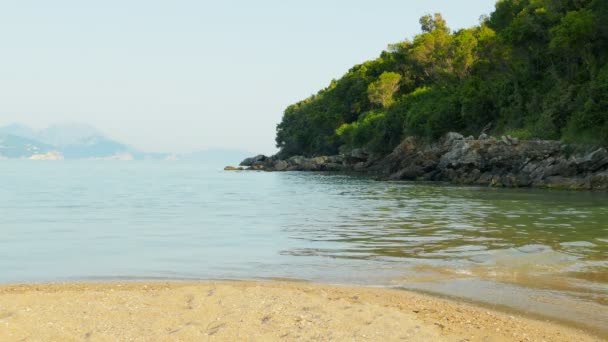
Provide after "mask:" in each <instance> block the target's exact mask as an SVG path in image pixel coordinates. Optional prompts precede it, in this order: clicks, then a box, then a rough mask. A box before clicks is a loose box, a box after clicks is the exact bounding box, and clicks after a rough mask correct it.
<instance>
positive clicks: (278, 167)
mask: <svg viewBox="0 0 608 342" xmlns="http://www.w3.org/2000/svg"><path fill="white" fill-rule="evenodd" d="M273 168H274V170H275V171H285V170H287V168H289V163H288V162H286V161H285V160H279V161H277V162H276V163H275V164H274V167H273Z"/></svg>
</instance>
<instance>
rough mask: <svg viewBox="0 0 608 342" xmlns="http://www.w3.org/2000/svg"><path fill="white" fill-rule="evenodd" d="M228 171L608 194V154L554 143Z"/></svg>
mask: <svg viewBox="0 0 608 342" xmlns="http://www.w3.org/2000/svg"><path fill="white" fill-rule="evenodd" d="M225 170H258V171H332V172H354V173H359V174H365V175H369V176H374V177H377V178H379V179H382V180H420V181H444V182H451V183H455V184H466V185H482V186H493V187H542V188H559V189H572V190H603V191H606V190H608V151H607V150H606V149H605V148H595V149H592V150H589V149H588V148H583V147H580V146H575V145H568V144H563V143H562V142H560V141H552V140H526V141H519V140H518V139H515V138H512V137H510V136H503V137H501V138H499V139H497V138H495V137H491V136H487V135H485V134H482V135H481V136H480V137H479V138H474V137H472V136H471V137H464V136H463V135H461V134H459V133H448V134H447V135H446V136H444V137H443V138H442V139H441V140H440V141H438V142H433V143H429V142H426V141H422V140H420V139H417V138H414V137H409V138H406V139H405V140H404V141H403V142H402V143H401V144H400V145H399V146H397V147H396V148H395V149H394V150H393V151H392V152H391V153H389V154H388V155H384V156H376V155H373V154H370V153H368V152H367V151H366V150H364V149H354V150H351V151H348V152H345V153H342V154H340V155H335V156H319V157H310V158H307V157H302V156H293V157H291V158H288V159H280V158H279V157H277V156H276V155H275V156H270V157H267V156H264V155H259V156H256V157H252V158H247V159H245V160H243V162H241V164H240V167H230V166H229V167H226V168H225Z"/></svg>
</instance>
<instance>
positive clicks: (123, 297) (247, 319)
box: [0, 282, 602, 342]
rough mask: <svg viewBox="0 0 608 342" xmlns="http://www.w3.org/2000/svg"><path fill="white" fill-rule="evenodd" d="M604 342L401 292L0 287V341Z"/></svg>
mask: <svg viewBox="0 0 608 342" xmlns="http://www.w3.org/2000/svg"><path fill="white" fill-rule="evenodd" d="M292 340H303V341H330V340H331V341H568V342H574V341H601V340H602V339H601V337H598V336H593V335H590V334H587V333H585V332H583V331H581V330H577V329H575V328H570V327H566V326H562V325H558V324H554V323H549V322H542V321H539V320H533V319H529V318H524V317H520V316H517V315H512V314H508V313H500V312H496V311H491V310H488V309H485V308H481V307H476V306H473V305H470V304H465V303H458V302H454V301H450V300H446V299H441V298H434V297H430V296H426V295H421V294H417V293H411V292H406V291H400V290H387V289H373V288H347V287H333V286H323V285H311V284H307V283H279V282H276V283H254V282H218V283H168V284H158V283H155V284H152V283H123V284H118V283H112V284H50V285H8V286H1V287H0V341H292Z"/></svg>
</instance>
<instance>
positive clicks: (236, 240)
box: [0, 161, 608, 329]
mask: <svg viewBox="0 0 608 342" xmlns="http://www.w3.org/2000/svg"><path fill="white" fill-rule="evenodd" d="M221 166H222V165H217V166H209V165H203V164H197V163H187V162H152V161H150V162H111V161H80V162H68V161H64V162H42V161H41V162H33V161H2V162H0V179H1V184H0V233H1V238H0V282H2V283H24V282H63V281H106V280H116V279H121V280H140V279H152V280H166V279H168V280H198V279H275V278H291V279H299V280H309V281H317V282H324V283H339V284H352V285H368V286H391V287H403V288H409V289H417V290H423V291H429V292H434V293H440V294H446V295H452V296H457V297H460V298H467V299H471V300H474V301H478V302H485V303H488V304H490V305H503V306H508V307H511V308H515V309H517V310H525V311H529V312H531V313H538V314H543V315H545V316H547V315H548V316H551V317H554V318H558V319H564V320H568V321H576V322H579V323H581V324H585V325H588V326H590V327H592V328H598V327H599V328H598V329H601V327H602V326H606V325H608V324H606V322H608V194H605V193H591V192H564V191H547V190H513V189H512V190H506V189H490V188H475V187H456V186H448V185H437V184H420V183H396V182H377V181H373V180H370V179H365V178H357V177H349V176H342V175H330V174H318V173H264V172H224V171H222V170H221Z"/></svg>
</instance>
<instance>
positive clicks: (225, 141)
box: [0, 0, 495, 153]
mask: <svg viewBox="0 0 608 342" xmlns="http://www.w3.org/2000/svg"><path fill="white" fill-rule="evenodd" d="M494 2H495V0H467V1H454V0H409V1H407V0H400V1H397V0H376V1H369V0H368V1H363V0H335V1H330V0H308V1H288V0H259V1H245V0H241V1H203V0H198V1H195V0H162V1H160V0H103V1H101V0H99V1H82V0H71V1H70V0H53V1H47V0H38V1H34V0H19V1H2V2H0V42H1V44H2V45H1V48H0V53H1V58H0V60H1V62H0V125H4V124H8V123H13V122H20V123H24V124H28V125H31V126H34V127H35V128H43V127H45V126H47V125H48V124H52V123H62V122H83V123H89V124H92V125H94V126H96V127H97V128H99V129H100V130H102V131H103V132H105V133H106V134H108V135H109V136H111V137H113V138H115V139H119V140H121V141H123V142H126V143H129V144H131V145H133V146H135V147H138V148H141V149H143V150H147V151H166V152H169V151H170V152H180V151H192V150H197V149H204V148H209V147H228V148H241V149H246V150H249V151H252V152H262V153H271V152H274V151H275V148H274V135H275V127H276V124H277V123H278V122H279V121H280V119H281V116H282V113H283V110H284V109H285V107H286V106H287V105H289V104H291V103H293V102H295V101H298V100H301V99H304V98H306V97H307V96H309V95H311V94H313V93H316V92H317V91H318V90H319V89H321V88H323V87H325V86H327V85H328V84H329V82H330V81H331V79H332V78H339V77H340V76H341V75H343V74H344V73H345V72H346V71H347V70H348V69H349V68H350V67H351V66H353V65H354V64H357V63H361V62H363V61H365V60H368V59H372V58H375V57H377V56H378V55H379V54H380V52H381V51H382V50H383V49H385V48H386V46H387V44H389V43H394V42H397V41H400V40H403V39H404V38H409V37H411V36H413V35H414V34H416V33H418V32H419V30H420V28H419V24H418V18H419V17H420V16H422V15H424V14H426V13H433V12H441V13H443V15H444V17H445V18H446V19H447V21H448V24H449V25H450V27H452V28H453V29H457V28H462V27H469V26H472V25H475V24H477V23H478V18H479V16H480V15H482V14H489V13H490V12H491V11H492V9H493V8H494Z"/></svg>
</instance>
